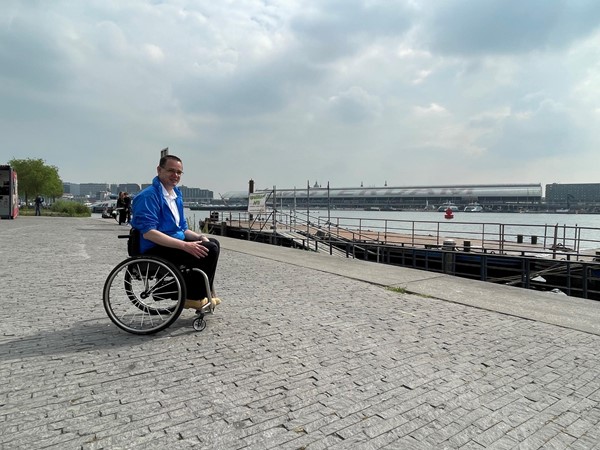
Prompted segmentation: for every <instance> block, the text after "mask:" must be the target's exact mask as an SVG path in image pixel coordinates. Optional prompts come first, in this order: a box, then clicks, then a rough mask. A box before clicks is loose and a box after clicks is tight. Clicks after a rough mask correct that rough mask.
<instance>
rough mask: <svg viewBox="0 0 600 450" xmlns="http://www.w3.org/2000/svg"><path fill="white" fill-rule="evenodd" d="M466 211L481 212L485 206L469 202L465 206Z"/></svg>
mask: <svg viewBox="0 0 600 450" xmlns="http://www.w3.org/2000/svg"><path fill="white" fill-rule="evenodd" d="M463 211H464V212H481V211H483V206H481V205H480V204H479V203H469V204H468V205H467V206H465V209H463Z"/></svg>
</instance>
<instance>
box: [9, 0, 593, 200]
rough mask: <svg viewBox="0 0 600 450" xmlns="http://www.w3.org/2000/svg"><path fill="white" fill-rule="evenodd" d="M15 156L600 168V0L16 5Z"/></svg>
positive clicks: (65, 160)
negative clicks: (167, 155)
mask: <svg viewBox="0 0 600 450" xmlns="http://www.w3.org/2000/svg"><path fill="white" fill-rule="evenodd" d="M0 136H1V142H2V146H1V148H0V163H5V162H7V161H8V160H10V159H12V158H43V159H44V160H45V161H46V162H47V163H48V164H51V165H55V166H57V167H58V168H59V174H60V176H61V178H62V179H63V181H70V182H75V183H81V182H108V183H124V182H136V183H143V182H148V181H149V180H150V179H151V178H152V177H153V176H154V175H155V167H156V164H157V162H158V161H157V160H158V157H159V154H160V150H161V149H162V148H164V147H169V149H170V152H171V153H172V154H176V155H178V156H180V157H181V158H182V159H183V160H184V171H185V174H184V176H183V179H182V184H184V185H187V186H192V187H202V188H205V189H210V190H213V191H214V192H215V196H216V197H218V193H225V192H226V191H231V190H246V189H247V186H248V180H249V179H250V178H252V179H254V180H255V182H256V186H257V188H268V187H271V186H277V187H278V188H292V187H294V186H297V187H303V186H305V185H306V183H307V181H310V183H311V185H312V184H314V183H315V182H318V183H320V184H322V185H326V184H327V182H329V183H330V185H331V186H332V187H353V186H360V185H361V184H363V185H364V186H383V185H384V184H385V183H387V185H388V186H427V185H444V184H486V183H511V182H519V183H542V184H544V185H545V184H547V183H552V182H563V183H567V182H569V183H577V182H581V183H583V182H588V183H589V182H600V175H599V173H600V171H599V169H600V2H599V1H598V0H444V1H440V0H304V1H302V0H262V1H261V0H239V1H235V0H210V1H208V0H206V1H205V0H164V1H160V0H154V1H149V0H147V1H143V0H86V1H76V0H22V1H18V0H2V8H1V9H0Z"/></svg>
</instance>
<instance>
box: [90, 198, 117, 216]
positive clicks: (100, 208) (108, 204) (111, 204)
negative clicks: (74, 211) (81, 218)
mask: <svg viewBox="0 0 600 450" xmlns="http://www.w3.org/2000/svg"><path fill="white" fill-rule="evenodd" d="M116 207H117V201H116V200H104V201H102V202H96V203H92V205H91V206H90V209H91V210H92V213H107V214H110V213H112V211H113V209H115V208H116Z"/></svg>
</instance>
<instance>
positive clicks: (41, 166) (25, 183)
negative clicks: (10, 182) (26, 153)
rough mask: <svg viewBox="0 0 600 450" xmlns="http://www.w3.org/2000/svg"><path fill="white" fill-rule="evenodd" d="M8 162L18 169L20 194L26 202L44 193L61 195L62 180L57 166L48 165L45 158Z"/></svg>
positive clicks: (54, 196)
mask: <svg viewBox="0 0 600 450" xmlns="http://www.w3.org/2000/svg"><path fill="white" fill-rule="evenodd" d="M8 164H9V165H10V166H11V167H12V168H13V169H15V170H16V172H17V176H18V180H19V194H20V195H24V196H25V202H26V203H27V199H28V198H31V197H35V196H37V195H44V196H46V197H53V198H56V197H60V196H61V195H62V193H63V186H62V181H61V179H60V177H59V175H58V168H57V167H56V166H50V165H47V164H46V162H45V161H44V160H43V159H32V158H28V159H11V160H10V161H9V162H8Z"/></svg>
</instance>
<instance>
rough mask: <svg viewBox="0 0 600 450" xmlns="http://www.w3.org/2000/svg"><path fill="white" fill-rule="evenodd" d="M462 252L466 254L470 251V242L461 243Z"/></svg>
mask: <svg viewBox="0 0 600 450" xmlns="http://www.w3.org/2000/svg"><path fill="white" fill-rule="evenodd" d="M463 251H465V252H467V253H468V252H470V251H471V241H464V242H463Z"/></svg>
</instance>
